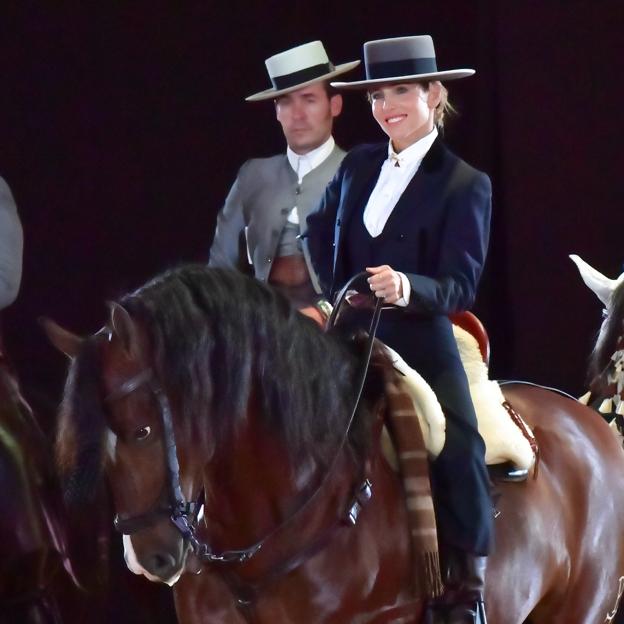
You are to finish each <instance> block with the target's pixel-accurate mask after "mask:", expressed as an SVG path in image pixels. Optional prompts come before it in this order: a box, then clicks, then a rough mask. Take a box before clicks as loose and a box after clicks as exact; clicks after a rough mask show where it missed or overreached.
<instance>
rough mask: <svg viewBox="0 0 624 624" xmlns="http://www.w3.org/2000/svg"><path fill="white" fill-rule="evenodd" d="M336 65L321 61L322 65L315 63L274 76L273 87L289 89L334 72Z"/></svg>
mask: <svg viewBox="0 0 624 624" xmlns="http://www.w3.org/2000/svg"><path fill="white" fill-rule="evenodd" d="M334 69H335V67H334V66H333V65H332V64H331V63H321V64H320V65H313V66H312V67H306V68H305V69H300V70H299V71H296V72H293V73H292V74H284V75H283V76H273V77H272V78H271V82H272V83H273V87H274V88H275V89H276V90H277V91H281V90H282V89H289V88H290V87H296V86H297V85H300V84H303V83H304V82H309V81H310V80H314V79H315V78H320V77H321V76H325V75H326V74H329V73H331V72H333V71H334Z"/></svg>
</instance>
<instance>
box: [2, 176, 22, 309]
mask: <svg viewBox="0 0 624 624" xmlns="http://www.w3.org/2000/svg"><path fill="white" fill-rule="evenodd" d="M22 246H23V234H22V224H21V223H20V220H19V216H18V214H17V208H16V206H15V201H14V200H13V195H11V190H10V189H9V187H8V185H7V183H6V182H5V181H4V180H3V179H2V178H0V310H2V309H3V308H6V307H7V306H8V305H10V304H11V303H13V301H14V300H15V298H16V297H17V292H18V290H19V286H20V282H21V279H22Z"/></svg>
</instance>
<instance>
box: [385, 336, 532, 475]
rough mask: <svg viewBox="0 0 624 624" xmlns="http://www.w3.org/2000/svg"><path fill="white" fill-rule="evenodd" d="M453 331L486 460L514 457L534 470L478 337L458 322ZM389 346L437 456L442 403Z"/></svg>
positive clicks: (526, 444) (441, 431) (442, 426)
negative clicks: (491, 378) (491, 376)
mask: <svg viewBox="0 0 624 624" xmlns="http://www.w3.org/2000/svg"><path fill="white" fill-rule="evenodd" d="M453 332H454V334H455V339H456V341H457V346H458V347H459V353H460V355H461V359H462V362H463V364H464V369H465V370H466V375H467V377H468V383H469V385H470V394H471V396H472V401H473V403H474V406H475V410H476V413H477V420H478V424H479V433H480V434H481V436H482V437H483V440H484V441H485V447H486V452H485V462H486V464H488V465H490V464H499V463H502V462H506V461H510V462H512V463H513V464H514V465H515V466H517V467H518V468H522V469H526V470H530V469H531V467H532V466H533V464H534V461H535V456H534V454H533V450H532V449H531V445H530V443H529V441H528V440H527V438H526V437H525V435H524V434H523V432H522V431H521V430H520V428H519V427H518V425H516V424H515V423H514V422H513V420H512V419H511V417H510V415H509V414H508V412H507V410H506V409H505V408H504V407H503V402H504V401H505V397H504V396H503V393H502V392H501V390H500V387H499V385H498V383H497V382H495V381H491V380H490V379H488V370H487V366H486V365H485V363H484V362H483V359H482V358H481V353H480V351H479V345H478V344H477V341H476V340H475V338H474V337H473V336H471V335H470V334H469V333H468V332H467V331H465V330H463V329H461V328H460V327H458V326H456V325H454V326H453ZM384 346H385V345H384ZM385 348H386V350H387V351H388V354H389V356H390V358H391V359H392V362H393V365H394V367H395V368H396V370H398V371H399V372H400V373H401V374H402V375H403V383H404V385H405V386H406V389H407V391H408V392H409V394H410V395H411V397H412V400H413V402H414V409H415V411H416V414H418V418H419V420H420V426H421V429H422V432H423V437H424V439H425V445H426V447H427V450H428V451H429V453H430V454H431V456H432V457H433V458H435V457H437V456H438V455H439V453H440V451H441V450H442V447H443V446H444V440H445V435H446V432H445V429H446V422H445V418H444V413H443V412H442V407H441V406H440V403H439V402H438V399H437V397H436V395H435V393H434V392H433V390H432V389H431V387H430V386H429V384H428V383H427V382H426V381H425V380H424V379H423V378H422V377H421V376H420V375H419V374H418V373H417V372H416V371H415V370H414V369H413V368H410V367H409V366H408V365H407V364H406V363H405V360H403V358H402V357H401V356H400V355H399V354H398V353H396V351H393V350H392V349H390V348H389V347H387V346H385ZM523 425H524V428H525V431H526V432H527V433H528V434H530V429H529V428H528V426H527V425H526V424H525V423H524V422H523Z"/></svg>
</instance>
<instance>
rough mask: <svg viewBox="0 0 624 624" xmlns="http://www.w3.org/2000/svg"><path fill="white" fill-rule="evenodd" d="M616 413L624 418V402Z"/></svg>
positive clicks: (621, 402)
mask: <svg viewBox="0 0 624 624" xmlns="http://www.w3.org/2000/svg"><path fill="white" fill-rule="evenodd" d="M615 413H616V414H619V415H620V416H624V401H620V404H619V405H618V406H617V409H616V410H615Z"/></svg>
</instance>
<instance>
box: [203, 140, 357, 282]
mask: <svg viewBox="0 0 624 624" xmlns="http://www.w3.org/2000/svg"><path fill="white" fill-rule="evenodd" d="M344 155H345V152H344V151H343V150H341V149H340V148H339V147H337V146H336V147H334V149H333V150H332V152H331V154H330V155H329V156H328V157H327V158H326V159H325V160H324V161H323V162H322V163H321V164H320V165H319V166H318V167H316V168H315V169H312V171H310V172H309V173H308V174H307V175H305V176H304V177H303V179H302V181H301V184H298V181H297V174H296V173H295V172H294V171H293V169H292V167H291V166H290V163H289V162H288V157H287V156H286V154H280V155H278V156H272V157H270V158H253V159H251V160H248V161H247V162H246V163H245V164H243V166H242V167H241V168H240V170H239V172H238V176H237V178H236V181H235V182H234V185H233V186H232V188H231V190H230V192H229V194H228V196H227V198H226V200H225V205H224V206H223V208H222V209H221V211H220V212H219V216H218V217H217V230H216V233H215V237H214V241H213V243H212V247H211V249H210V260H209V262H208V264H209V266H212V267H232V268H238V269H239V270H242V271H244V272H248V271H249V264H251V265H252V267H253V274H254V275H255V277H256V278H257V279H259V280H261V281H264V282H266V281H267V280H268V277H269V273H270V272H271V263H272V262H273V259H274V258H275V252H276V250H277V246H278V243H279V239H280V236H281V233H282V230H283V229H284V226H285V224H286V220H287V218H288V215H289V213H290V212H291V211H292V209H293V207H294V206H297V211H298V213H299V223H300V227H301V234H302V235H304V236H303V242H304V244H303V252H304V255H305V259H306V263H307V265H308V270H309V271H310V278H311V280H312V284H313V286H314V288H315V290H316V291H317V292H318V293H320V292H321V289H320V287H319V283H318V279H317V277H316V274H315V273H314V271H313V269H312V264H311V262H310V255H309V253H308V249H307V245H306V244H305V233H306V227H307V226H306V217H307V216H308V214H310V213H311V212H312V211H313V210H314V209H315V208H316V206H317V204H318V203H319V201H320V199H321V197H322V196H323V192H324V191H325V187H326V186H327V184H328V183H329V182H330V180H331V179H332V178H333V177H334V174H335V173H336V171H337V170H338V167H339V166H340V163H341V162H342V159H343V158H344ZM245 248H246V252H245ZM245 256H246V257H245Z"/></svg>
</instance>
